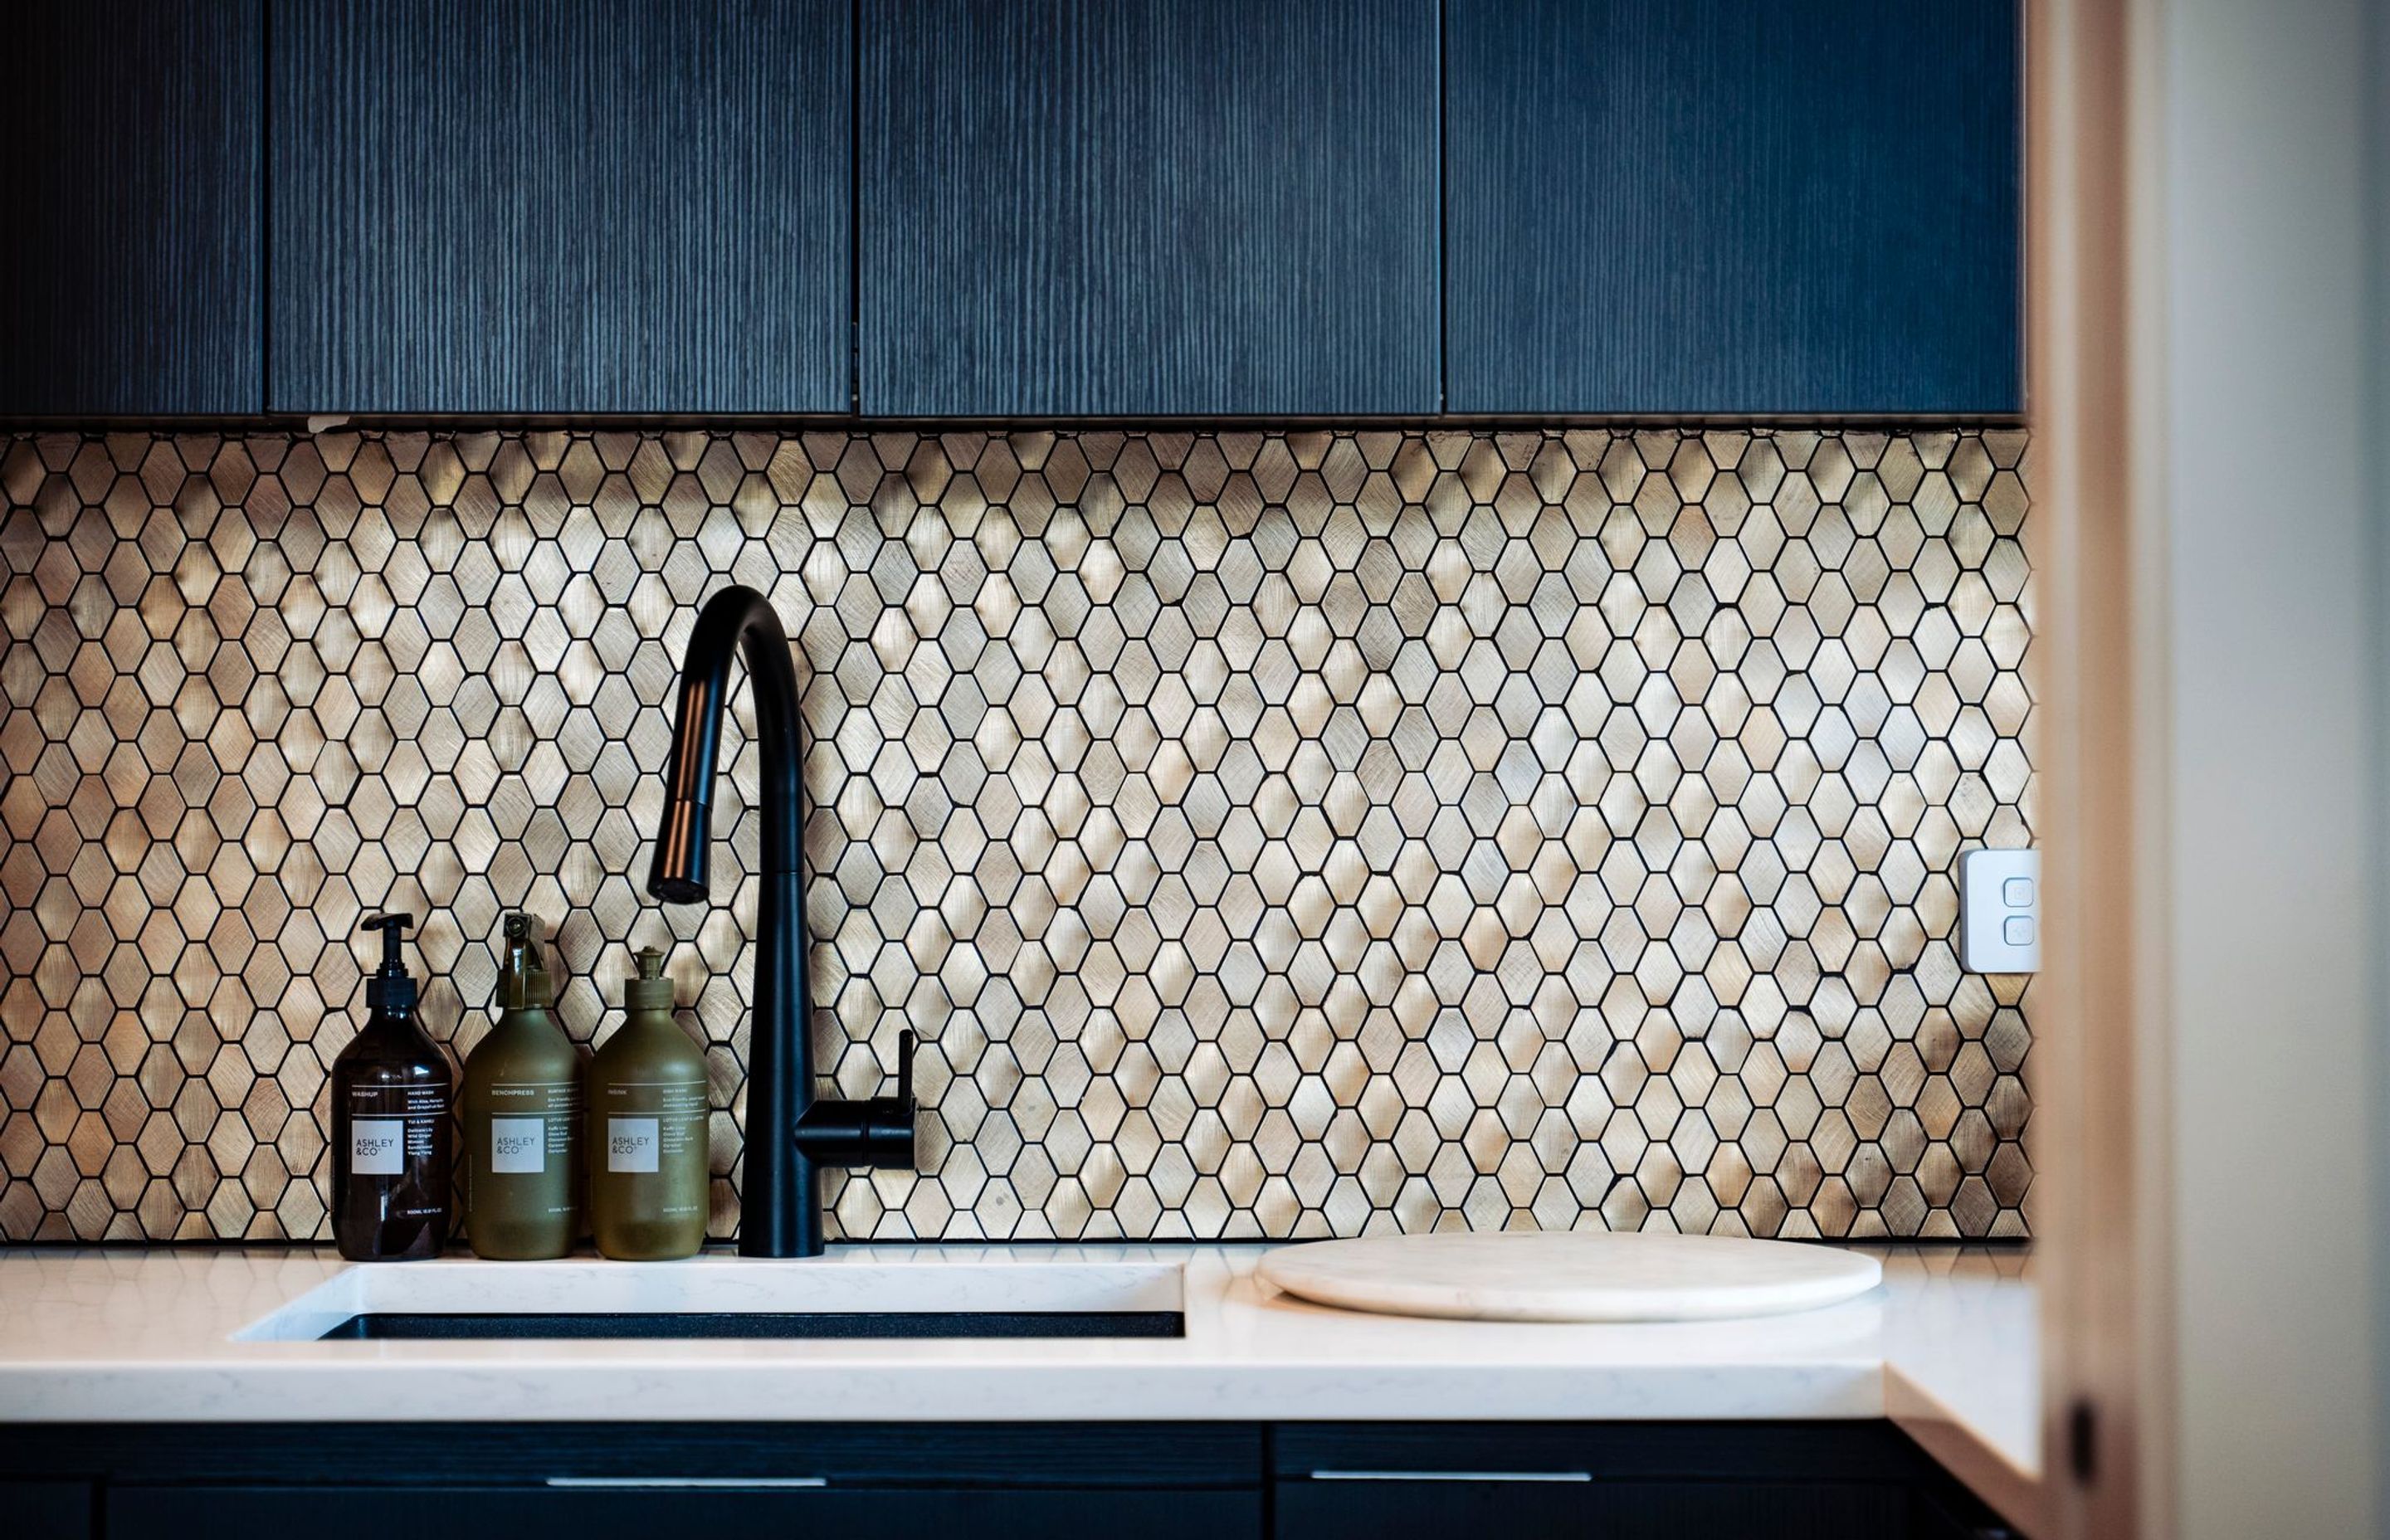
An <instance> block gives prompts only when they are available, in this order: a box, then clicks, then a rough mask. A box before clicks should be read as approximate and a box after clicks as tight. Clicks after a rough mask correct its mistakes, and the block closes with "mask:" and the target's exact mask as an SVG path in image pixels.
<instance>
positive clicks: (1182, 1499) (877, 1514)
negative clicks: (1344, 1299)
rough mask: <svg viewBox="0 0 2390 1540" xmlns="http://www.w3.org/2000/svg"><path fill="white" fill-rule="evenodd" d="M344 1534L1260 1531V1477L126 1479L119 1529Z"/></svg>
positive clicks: (600, 1536) (149, 1537)
mask: <svg viewBox="0 0 2390 1540" xmlns="http://www.w3.org/2000/svg"><path fill="white" fill-rule="evenodd" d="M309 1532H315V1533H323V1534H339V1535H341V1536H344V1537H346V1540H519V1537H529V1536H544V1535H571V1536H573V1537H575V1540H653V1537H654V1536H658V1535H704V1536H713V1535H721V1536H726V1537H727V1536H742V1537H743V1536H749V1535H758V1536H763V1535H771V1536H790V1537H795V1536H804V1535H889V1536H897V1535H921V1536H954V1537H956V1540H1060V1537H1064V1536H1073V1535H1124V1536H1133V1537H1134V1540H1263V1536H1262V1498H1261V1494H1260V1493H1259V1492H1258V1491H1251V1490H1249V1491H1243V1492H1226V1491H1146V1490H1136V1489H1128V1490H1111V1491H1089V1490H1060V1489H1051V1488H1048V1489H1031V1490H1018V1491H999V1490H984V1489H983V1490H969V1489H938V1488H919V1487H879V1488H873V1487H854V1488H847V1487H838V1486H832V1487H828V1488H817V1489H810V1490H808V1489H795V1490H790V1489H787V1488H779V1489H772V1488H751V1489H739V1488H738V1487H736V1486H735V1484H732V1483H722V1484H716V1485H711V1486H703V1485H701V1486H698V1487H694V1488H688V1487H683V1488H673V1487H669V1486H664V1487H632V1488H629V1489H611V1490H589V1489H585V1488H583V1489H556V1488H548V1489H541V1488H508V1487H482V1488H475V1487H456V1486H436V1487H420V1486H418V1487H405V1486H383V1487H374V1486H318V1487H303V1486H294V1487H243V1486H199V1487H190V1486H133V1485H126V1486H119V1487H113V1488H110V1489H109V1495H108V1536H109V1540H193V1537H195V1536H207V1537H213V1536H219V1535H221V1536H227V1537H229V1536H236V1535H276V1534H302V1533H309Z"/></svg>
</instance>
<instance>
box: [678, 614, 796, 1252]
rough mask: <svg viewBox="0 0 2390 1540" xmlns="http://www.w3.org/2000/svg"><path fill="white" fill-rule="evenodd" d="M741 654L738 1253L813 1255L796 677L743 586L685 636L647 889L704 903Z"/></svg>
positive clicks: (785, 647)
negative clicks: (746, 712)
mask: <svg viewBox="0 0 2390 1540" xmlns="http://www.w3.org/2000/svg"><path fill="white" fill-rule="evenodd" d="M734 655H736V656H740V657H743V658H744V660H745V661H746V665H747V677H748V680H749V682H750V684H751V685H752V687H753V689H754V692H755V736H756V740H757V742H756V747H757V749H758V750H759V751H761V754H762V758H763V766H762V774H761V776H760V784H759V785H758V786H757V788H756V790H757V793H758V795H757V800H758V802H760V803H761V807H760V809H759V811H760V813H761V814H762V819H761V822H762V825H763V828H762V830H761V832H762V835H763V847H762V849H761V850H760V851H759V852H758V859H759V865H760V868H761V869H760V871H759V872H758V874H757V875H758V876H759V877H760V878H761V879H762V883H761V888H762V891H761V892H760V894H759V895H758V902H757V905H756V913H755V1014H754V1016H753V1018H752V1023H751V1030H750V1033H749V1043H748V1050H747V1117H746V1130H747V1153H746V1170H745V1173H744V1177H743V1180H742V1181H741V1182H740V1184H739V1186H740V1193H739V1196H740V1205H739V1215H740V1217H739V1252H740V1253H741V1254H742V1255H745V1256H771V1257H784V1256H813V1255H816V1254H817V1253H818V1252H819V1251H821V1213H820V1207H819V1205H818V1203H817V1202H816V1201H815V1198H814V1194H813V1193H812V1192H810V1191H807V1190H805V1189H806V1188H810V1187H812V1186H813V1183H812V1181H811V1180H810V1179H809V1178H808V1179H807V1180H805V1181H803V1182H800V1181H799V1179H798V1177H799V1161H798V1159H797V1154H796V1149H795V1145H794V1136H793V1131H794V1129H795V1128H796V1125H797V1120H798V1119H800V1118H801V1117H803V1115H804V1112H805V1110H806V1109H807V1108H808V1107H809V1106H811V1105H812V1103H813V1086H814V1072H813V1043H812V1033H809V1032H808V1031H807V1030H806V1026H805V1017H806V1006H807V1002H808V999H809V997H810V994H809V991H808V990H807V988H806V985H805V942H804V895H803V891H802V890H803V880H804V878H803V866H804V863H803V851H802V848H801V842H802V841H803V828H804V780H803V764H802V760H801V757H800V751H799V748H798V740H797V671H796V666H795V664H794V662H793V661H791V660H790V654H789V635H788V632H787V631H786V630H784V629H783V628H782V627H781V624H780V617H779V615H778V614H777V612H775V611H774V610H773V609H772V605H771V601H770V600H768V599H766V598H765V597H764V596H763V595H761V594H759V593H757V592H756V591H755V590H753V589H752V588H741V587H730V588H725V589H723V590H722V591H721V592H720V593H718V594H716V595H714V596H713V597H712V598H710V599H708V600H706V602H705V608H704V609H702V610H700V611H699V612H698V617H697V629H696V630H694V631H693V632H691V633H690V634H689V638H688V652H687V658H686V660H685V661H683V663H682V665H681V678H680V699H679V703H678V706H677V709H676V711H675V714H674V719H673V742H672V761H671V764H669V765H668V766H667V767H666V769H665V772H664V806H663V816H662V822H661V824H660V825H659V826H658V828H657V831H656V853H655V862H654V865H653V866H651V867H650V868H649V873H648V892H649V893H651V894H652V895H654V896H655V897H657V898H659V899H661V900H662V901H663V902H664V903H666V904H702V903H704V902H706V901H707V899H708V897H709V896H710V892H711V891H710V889H709V888H708V886H707V881H706V872H707V853H708V850H709V847H710V845H711V840H710V838H709V829H708V827H707V826H708V822H709V814H710V812H711V810H712V808H713V788H714V779H715V776H716V775H717V774H719V773H720V772H721V771H722V770H723V768H724V767H723V766H722V764H721V763H720V762H721V751H722V710H723V702H724V701H725V700H726V699H727V698H728V696H729V694H730V663H731V660H732V658H733V656H734Z"/></svg>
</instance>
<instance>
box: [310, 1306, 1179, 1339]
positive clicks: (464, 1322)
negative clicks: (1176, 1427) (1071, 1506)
mask: <svg viewBox="0 0 2390 1540" xmlns="http://www.w3.org/2000/svg"><path fill="white" fill-rule="evenodd" d="M1186 1335H1187V1317H1186V1316H1185V1315H1182V1314H1180V1313H1179V1312H1177V1311H1176V1310H858V1311H852V1312H834V1311H814V1312H803V1311H764V1310H754V1311H744V1312H740V1311H702V1312H700V1311H682V1312H677V1313H675V1312H662V1311H617V1312H614V1313H611V1314H606V1315H590V1314H549V1315H531V1314H522V1315H494V1314H490V1313H487V1312H475V1313H465V1312H457V1313H456V1314H451V1315H440V1314H409V1313H405V1312H397V1313H384V1312H379V1311H377V1312H372V1313H368V1314H366V1315H352V1316H350V1317H349V1318H348V1319H347V1320H345V1321H342V1322H341V1323H340V1324H339V1325H337V1326H335V1327H333V1328H331V1329H330V1330H329V1331H327V1332H325V1333H324V1334H323V1335H322V1336H321V1337H320V1338H318V1339H316V1340H317V1341H325V1342H435V1341H450V1342H453V1341H524V1340H533V1341H536V1340H540V1339H548V1340H556V1341H639V1340H641V1339H644V1338H662V1339H665V1340H668V1341H696V1340H702V1339H711V1338H727V1339H747V1340H751V1341H752V1340H758V1339H777V1340H781V1341H791V1340H799V1339H804V1338H816V1339H818V1338H848V1339H852V1338H868V1337H919V1338H937V1337H944V1338H954V1337H1184V1336H1186Z"/></svg>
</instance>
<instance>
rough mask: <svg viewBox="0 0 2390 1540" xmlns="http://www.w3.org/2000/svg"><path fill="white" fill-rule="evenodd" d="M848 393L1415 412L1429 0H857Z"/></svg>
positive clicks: (1425, 213)
mask: <svg viewBox="0 0 2390 1540" xmlns="http://www.w3.org/2000/svg"><path fill="white" fill-rule="evenodd" d="M861 14H862V18H863V19H862V32H863V36H862V41H861V46H862V70H861V79H862V86H861V97H862V99H861V104H860V110H861V111H862V113H863V120H862V133H861V156H862V165H861V168H860V174H859V176H858V178H857V184H858V204H857V210H856V217H857V219H858V220H859V222H860V225H859V230H858V234H859V237H860V240H859V258H858V260H859V262H860V264H861V271H860V274H859V281H858V286H857V287H858V292H859V299H860V309H859V314H858V320H859V323H860V327H859V334H858V338H857V342H858V350H859V353H858V356H859V362H858V367H859V371H860V377H861V378H860V401H861V406H862V409H863V411H864V412H866V413H867V414H872V415H880V416H895V417H930V416H965V417H990V416H1031V417H1049V416H1050V417H1088V416H1123V417H1147V416H1175V415H1203V416H1221V415H1236V416H1245V415H1253V416H1260V415H1270V416H1326V415H1357V414H1370V413H1428V412H1433V411H1434V410H1435V409H1436V392H1437V382H1438V372H1439V367H1440V353H1441V350H1440V347H1439V343H1438V331H1439V327H1438V319H1437V273H1436V208H1437V187H1436V160H1437V155H1436V93H1437V39H1436V33H1437V16H1436V7H1435V3H1434V0H1301V3H1300V4H1263V3H1255V0H1137V3H1135V4H1120V3H1108V0H1021V3H1017V4H995V3H989V0H863V3H862V12H861Z"/></svg>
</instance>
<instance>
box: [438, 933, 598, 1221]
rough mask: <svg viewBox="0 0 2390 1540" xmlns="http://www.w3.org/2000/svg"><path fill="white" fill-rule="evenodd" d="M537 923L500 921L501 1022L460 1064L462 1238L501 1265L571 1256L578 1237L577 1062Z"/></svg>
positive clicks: (499, 993) (578, 1116)
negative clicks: (558, 1011)
mask: <svg viewBox="0 0 2390 1540" xmlns="http://www.w3.org/2000/svg"><path fill="white" fill-rule="evenodd" d="M534 930H535V922H534V921H533V918H531V917H530V916H529V915H521V914H510V915H508V916H507V917H506V952H505V956H504V959H503V961H502V963H501V965H500V967H499V969H498V999H497V1006H498V1009H499V1016H498V1021H497V1025H495V1026H494V1027H492V1028H491V1029H490V1034H489V1035H488V1036H487V1037H484V1038H482V1041H481V1042H480V1043H478V1044H476V1045H475V1046H474V1048H473V1052H472V1055H471V1057H469V1058H468V1059H466V1060H465V1096H464V1103H465V1159H466V1177H465V1235H466V1238H467V1239H468V1240H469V1241H470V1242H471V1243H472V1247H473V1250H474V1251H475V1252H477V1253H478V1254H480V1255H482V1256H485V1257H495V1258H499V1259H502V1260H505V1261H509V1262H514V1261H528V1260H531V1259H533V1258H538V1257H560V1256H565V1255H568V1254H570V1253H571V1251H572V1241H573V1238H574V1236H575V1235H577V1234H578V1233H579V1221H580V1216H579V1214H578V1213H575V1212H574V1211H575V1203H574V1201H573V1200H574V1197H575V1193H576V1185H575V1177H576V1175H577V1172H576V1170H575V1158H576V1154H577V1150H578V1147H579V1145H580V1141H581V1117H582V1114H581V1055H580V1053H579V1052H578V1050H576V1049H575V1048H574V1047H573V1046H572V1039H571V1038H569V1037H567V1036H565V1035H564V1029H563V1028H562V1027H560V1026H559V1025H558V1024H557V1022H556V1018H555V1017H554V1016H552V1015H550V1014H549V1013H548V1007H549V1006H551V1005H552V1004H554V1003H555V998H556V996H555V992H554V989H553V986H552V985H551V984H550V982H549V981H548V976H547V969H546V966H545V965H544V964H543V962H542V959H541V957H540V950H539V939H538V937H537V936H536V935H535V934H534Z"/></svg>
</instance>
